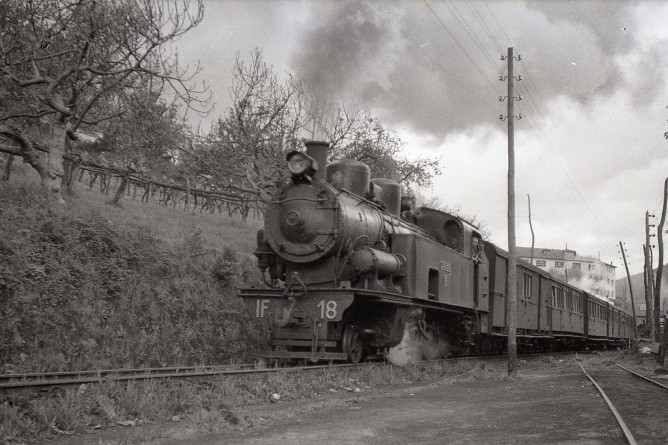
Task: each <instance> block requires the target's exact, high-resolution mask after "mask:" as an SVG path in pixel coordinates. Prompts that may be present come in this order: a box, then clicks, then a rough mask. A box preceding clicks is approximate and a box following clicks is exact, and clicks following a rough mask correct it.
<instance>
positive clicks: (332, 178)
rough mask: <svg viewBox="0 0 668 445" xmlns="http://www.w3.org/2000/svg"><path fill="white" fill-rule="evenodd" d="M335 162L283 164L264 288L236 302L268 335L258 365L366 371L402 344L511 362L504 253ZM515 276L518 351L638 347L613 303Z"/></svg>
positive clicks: (525, 267) (267, 237) (524, 267)
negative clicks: (311, 364)
mask: <svg viewBox="0 0 668 445" xmlns="http://www.w3.org/2000/svg"><path fill="white" fill-rule="evenodd" d="M327 150H328V144H327V143H325V142H307V143H306V152H305V153H304V152H299V151H293V152H291V153H289V154H288V155H287V158H286V161H287V168H288V170H289V171H290V174H291V180H290V181H289V183H287V184H285V185H284V186H283V187H281V188H280V189H279V191H278V193H277V195H276V196H275V197H274V200H273V201H272V202H271V203H270V204H269V206H268V208H267V211H266V214H265V225H264V228H263V229H261V230H259V232H258V235H257V250H256V251H255V255H256V256H257V258H258V267H259V268H260V270H261V271H262V273H263V274H264V276H265V281H266V283H267V287H266V288H245V289H240V290H239V296H240V297H241V298H243V299H244V301H245V303H246V305H247V307H248V309H249V310H250V311H251V312H252V314H253V315H254V316H255V317H257V318H258V319H260V320H261V322H262V324H263V326H264V330H265V333H266V335H267V339H268V344H269V346H270V349H269V350H266V351H258V355H260V356H264V357H269V358H296V359H308V360H311V361H319V360H329V361H332V360H347V361H350V362H353V363H357V362H359V361H361V360H362V359H364V358H365V356H378V355H383V354H386V353H388V351H390V353H392V351H393V350H396V348H397V347H398V346H400V345H403V344H405V343H406V342H409V343H412V344H414V345H415V344H417V345H420V348H419V349H420V351H419V352H420V354H421V355H422V357H421V358H426V359H434V358H441V357H446V356H448V355H464V354H485V353H496V352H502V351H503V350H504V349H505V346H506V343H507V320H506V289H507V287H508V286H507V282H506V281H507V279H506V276H507V273H506V270H507V263H508V255H507V253H506V252H504V251H503V250H501V249H499V248H497V247H496V246H494V245H493V244H491V243H489V242H486V241H484V240H483V238H482V235H481V233H480V231H479V230H478V229H477V228H476V227H475V226H473V225H472V224H470V223H468V222H466V221H465V220H463V219H461V218H458V217H456V216H454V215H451V214H449V213H446V212H443V211H440V210H434V209H430V208H426V207H420V208H415V206H414V201H413V200H412V199H411V198H410V197H407V196H402V195H401V186H400V184H399V183H397V182H395V181H393V180H390V179H386V178H375V179H371V174H370V170H369V167H368V166H367V165H366V164H364V163H361V162H359V161H355V160H350V159H341V160H336V161H333V162H331V163H330V164H327ZM517 277H518V279H517V283H516V284H517V290H518V316H517V320H518V326H517V344H518V348H519V349H520V350H521V351H541V350H552V349H561V350H564V349H570V348H573V349H575V348H584V347H597V346H598V347H603V346H610V345H621V344H623V343H625V342H627V341H628V340H629V339H630V338H631V336H632V332H633V324H632V323H633V320H632V317H631V316H629V315H628V314H626V313H624V312H622V311H620V310H619V309H617V308H615V307H614V306H612V305H609V304H608V303H606V302H605V301H602V300H599V299H598V298H596V297H594V296H592V295H589V294H588V293H586V292H584V291H582V290H579V289H576V288H574V287H572V286H570V285H568V284H566V283H564V282H561V281H559V280H557V279H554V278H552V277H551V276H550V275H549V274H548V273H546V272H545V271H543V270H541V269H539V268H537V267H534V266H531V265H530V264H528V263H524V262H522V261H519V262H518V270H517ZM392 348H395V349H392ZM414 352H415V351H413V353H414Z"/></svg>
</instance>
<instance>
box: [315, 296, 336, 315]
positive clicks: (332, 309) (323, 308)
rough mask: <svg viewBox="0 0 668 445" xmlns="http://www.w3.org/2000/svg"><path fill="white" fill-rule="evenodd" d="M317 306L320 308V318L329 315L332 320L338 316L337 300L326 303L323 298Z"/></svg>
mask: <svg viewBox="0 0 668 445" xmlns="http://www.w3.org/2000/svg"><path fill="white" fill-rule="evenodd" d="M317 307H319V308H320V318H325V317H327V318H328V319H330V320H332V319H333V318H336V301H333V300H330V301H328V302H327V303H325V301H324V300H323V301H321V302H320V303H318V306H317Z"/></svg>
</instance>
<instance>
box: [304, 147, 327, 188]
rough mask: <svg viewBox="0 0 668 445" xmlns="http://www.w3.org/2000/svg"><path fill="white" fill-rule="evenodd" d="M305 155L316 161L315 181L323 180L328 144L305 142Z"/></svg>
mask: <svg viewBox="0 0 668 445" xmlns="http://www.w3.org/2000/svg"><path fill="white" fill-rule="evenodd" d="M304 144H305V145H306V154H307V155H309V156H310V157H312V158H313V159H315V160H316V162H317V163H318V171H317V172H316V173H315V176H314V177H315V179H320V180H322V181H324V180H325V167H327V150H329V143H327V142H323V141H306V142H305V143H304Z"/></svg>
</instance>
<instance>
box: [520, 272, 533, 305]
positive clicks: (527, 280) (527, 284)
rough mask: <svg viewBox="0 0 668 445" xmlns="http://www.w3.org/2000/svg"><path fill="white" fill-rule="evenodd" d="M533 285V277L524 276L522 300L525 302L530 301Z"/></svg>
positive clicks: (526, 274)
mask: <svg viewBox="0 0 668 445" xmlns="http://www.w3.org/2000/svg"><path fill="white" fill-rule="evenodd" d="M532 284H533V277H532V276H531V275H529V274H528V273H525V274H524V289H523V292H522V298H524V299H525V300H531V287H532Z"/></svg>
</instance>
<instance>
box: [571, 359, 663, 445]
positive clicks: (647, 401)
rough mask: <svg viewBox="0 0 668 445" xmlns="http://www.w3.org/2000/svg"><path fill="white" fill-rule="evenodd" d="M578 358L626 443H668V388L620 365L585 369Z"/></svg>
mask: <svg viewBox="0 0 668 445" xmlns="http://www.w3.org/2000/svg"><path fill="white" fill-rule="evenodd" d="M601 355H602V354H601ZM576 357H577V361H578V364H579V365H580V369H582V372H583V373H584V374H585V375H586V376H587V378H588V379H589V380H590V381H591V382H592V383H593V385H594V386H595V387H596V389H597V390H598V391H599V393H600V394H601V396H602V397H603V399H604V400H605V402H606V404H607V405H608V407H609V408H610V411H611V412H612V414H613V415H614V416H615V419H616V420H617V423H618V424H619V426H620V428H621V430H622V433H623V434H624V437H625V439H626V441H627V443H629V444H643V443H646V444H655V443H656V444H658V443H668V429H667V428H666V426H665V419H667V418H668V386H666V385H664V384H663V383H660V382H657V381H655V380H652V379H650V378H648V377H645V376H643V375H641V374H639V373H637V372H635V371H632V370H630V369H628V368H625V367H623V366H621V365H619V364H615V367H614V368H611V367H609V366H607V367H605V368H601V367H594V368H592V369H590V370H586V369H585V367H584V366H583V364H582V361H581V360H580V358H579V356H577V354H576ZM604 357H605V356H604ZM606 358H607V357H606Z"/></svg>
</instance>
